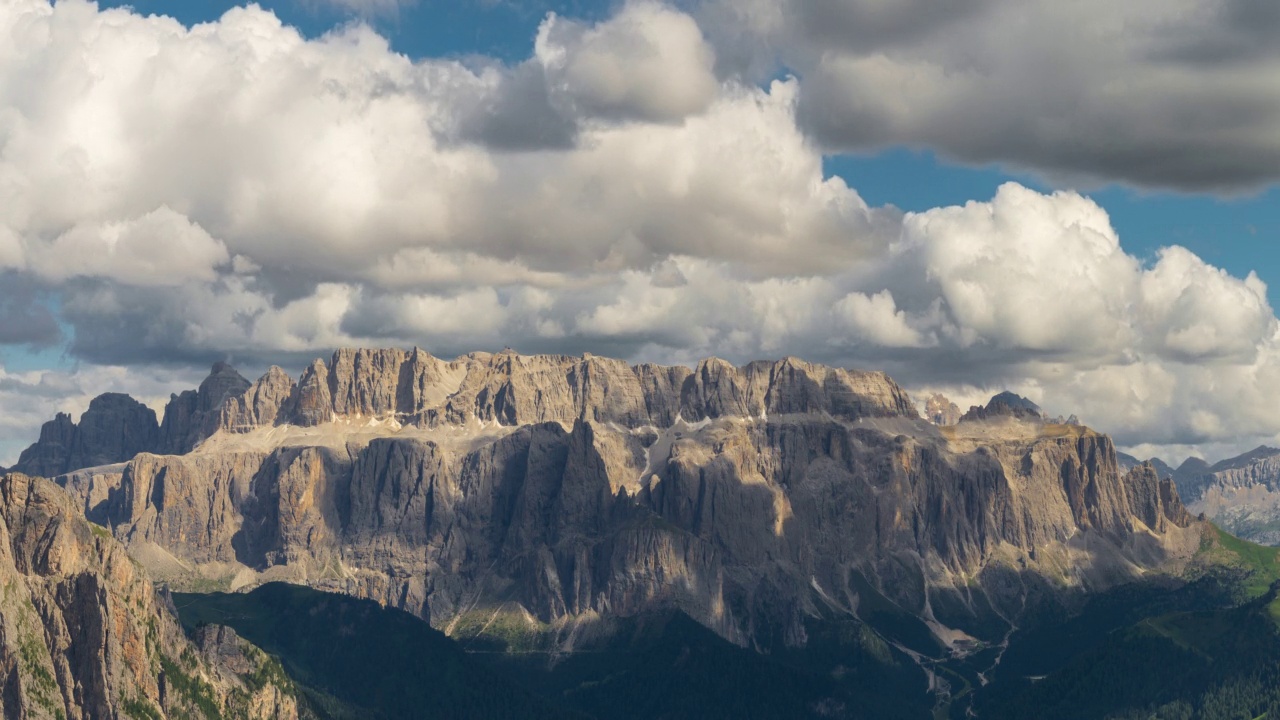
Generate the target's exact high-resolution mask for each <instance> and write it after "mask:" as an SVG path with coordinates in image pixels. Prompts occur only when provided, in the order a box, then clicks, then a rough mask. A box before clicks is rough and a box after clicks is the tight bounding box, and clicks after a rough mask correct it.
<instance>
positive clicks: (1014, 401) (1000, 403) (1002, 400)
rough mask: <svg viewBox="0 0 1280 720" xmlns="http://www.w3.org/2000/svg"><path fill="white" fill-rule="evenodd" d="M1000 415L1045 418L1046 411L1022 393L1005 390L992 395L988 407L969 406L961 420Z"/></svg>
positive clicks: (1035, 418)
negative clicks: (1016, 393) (1017, 393)
mask: <svg viewBox="0 0 1280 720" xmlns="http://www.w3.org/2000/svg"><path fill="white" fill-rule="evenodd" d="M998 417H1015V418H1023V419H1027V420H1042V419H1044V411H1042V410H1041V409H1040V406H1039V405H1036V404H1035V403H1033V402H1031V401H1030V400H1028V399H1026V398H1024V397H1022V396H1021V395H1015V394H1014V393H1011V392H1008V391H1005V392H1002V393H1000V394H999V395H996V396H994V397H992V398H991V400H990V401H989V402H987V404H986V407H978V406H976V405H975V406H973V407H971V408H969V411H968V412H966V413H965V414H964V415H963V416H962V417H961V418H960V422H965V421H970V420H985V419H988V418H998ZM1072 417H1074V416H1072ZM1060 424H1072V425H1076V424H1079V423H1078V422H1074V423H1067V422H1066V421H1062V423H1060Z"/></svg>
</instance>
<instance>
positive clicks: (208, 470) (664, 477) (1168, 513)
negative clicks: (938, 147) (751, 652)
mask: <svg viewBox="0 0 1280 720" xmlns="http://www.w3.org/2000/svg"><path fill="white" fill-rule="evenodd" d="M216 374H219V373H217V372H215V375H216ZM222 374H223V375H226V373H225V372H223V373H222ZM202 387H203V386H202ZM211 394H212V393H211ZM218 418H219V419H218V428H217V430H216V432H215V433H214V434H213V436H212V437H210V438H206V439H204V440H202V441H201V442H200V444H199V446H198V448H197V449H196V450H195V451H194V452H191V453H188V454H186V455H181V456H168V455H154V454H149V453H143V454H139V455H137V456H136V457H134V458H133V459H132V460H130V461H129V462H128V463H127V464H125V465H123V466H120V467H119V468H117V469H115V470H110V469H105V468H104V469H98V470H95V471H94V472H92V473H90V472H81V473H78V474H76V473H73V474H69V475H66V476H63V477H61V478H59V482H60V483H61V484H63V485H64V486H65V487H66V488H67V490H68V491H69V492H70V493H72V495H73V496H74V498H75V502H76V503H77V504H78V505H80V506H82V507H84V508H85V510H86V512H88V513H90V516H91V517H95V518H100V519H101V520H102V521H103V522H104V524H106V525H108V526H109V527H110V528H111V529H112V532H113V533H114V535H115V537H117V538H119V539H120V540H122V541H124V542H125V543H127V544H128V545H129V547H130V548H131V549H133V551H134V553H135V555H136V556H137V557H138V558H140V559H141V560H142V561H143V562H144V563H146V564H147V565H148V567H151V568H153V569H154V570H155V571H156V572H157V573H161V574H162V575H163V576H164V577H165V578H166V579H168V580H170V581H171V582H175V583H182V582H189V581H193V580H196V581H199V582H200V583H201V584H202V585H204V586H207V585H208V583H209V582H215V583H225V585H226V586H227V587H242V586H245V585H251V584H253V583H256V582H262V581H267V580H290V581H293V582H303V583H307V584H310V585H312V586H314V587H317V588H320V589H326V590H334V591H341V592H345V593H349V594H352V595H356V596H360V597H368V598H373V599H375V600H377V601H379V602H381V603H384V604H387V605H391V606H395V607H400V608H403V609H405V610H408V611H410V612H412V613H415V614H418V615H420V616H421V617H424V618H426V619H428V620H430V621H431V622H432V624H433V625H435V626H437V627H441V628H444V629H453V630H457V628H466V627H476V628H478V627H484V626H486V625H488V624H490V623H491V622H492V621H493V619H494V618H495V617H496V616H497V614H499V613H508V614H509V615H510V618H509V621H510V622H515V623H520V624H523V625H525V626H527V629H528V631H529V632H539V633H550V634H552V635H555V636H556V637H558V638H560V639H559V640H557V642H565V643H571V642H572V638H573V637H574V631H573V628H574V627H576V625H577V624H578V623H580V622H587V621H588V620H589V619H591V618H601V617H617V616H628V615H634V614H639V613H644V612H648V611H652V610H664V609H672V608H676V609H680V610H682V611H684V612H686V613H688V614H689V615H690V616H692V617H694V618H695V619H697V620H698V621H699V622H701V623H703V624H704V625H706V626H708V627H710V628H712V629H714V630H715V631H716V632H718V633H719V634H721V635H722V636H724V637H726V638H729V639H731V640H733V641H735V642H739V643H742V644H754V645H756V646H759V647H772V646H774V645H777V644H803V643H804V642H806V623H807V622H808V621H809V619H810V618H812V617H816V616H819V615H824V614H829V613H832V612H836V613H853V614H856V613H857V608H858V607H859V605H860V603H863V602H871V601H872V600H871V595H875V596H876V597H880V600H879V601H878V602H884V601H885V600H886V599H887V600H888V601H889V602H891V603H892V604H893V605H896V606H897V607H898V608H901V609H903V610H904V611H907V612H908V613H910V614H913V615H915V616H916V617H918V618H923V619H927V621H928V622H929V623H933V625H931V626H930V627H936V628H941V629H939V630H937V632H939V633H941V634H940V637H941V636H945V637H948V638H951V637H954V636H955V633H953V632H952V631H951V630H947V628H954V629H958V630H957V632H958V631H960V630H962V631H963V632H964V633H969V634H970V635H973V636H974V637H979V638H981V639H983V640H987V641H990V642H999V640H1000V638H1001V637H1002V636H1003V634H1004V633H1006V632H1008V630H1009V627H1010V623H1015V624H1016V623H1017V622H1019V618H1020V617H1022V616H1023V615H1025V614H1026V613H1028V612H1037V611H1038V610H1035V608H1037V607H1040V606H1041V605H1043V604H1045V603H1068V602H1074V600H1072V598H1077V599H1078V598H1079V597H1081V596H1082V594H1083V593H1086V592H1088V591H1091V590H1095V589H1101V588H1106V587H1110V586H1111V585H1114V584H1116V583H1119V582H1125V581H1127V580H1128V579H1132V578H1133V577H1135V574H1138V573H1142V572H1147V571H1152V570H1158V569H1163V568H1176V567H1177V566H1178V563H1180V562H1185V561H1186V558H1187V556H1188V555H1189V554H1190V553H1192V552H1194V550H1195V548H1197V547H1198V542H1199V540H1198V537H1199V536H1198V533H1199V530H1198V529H1197V528H1196V527H1195V526H1194V523H1192V522H1191V521H1190V518H1189V517H1188V516H1187V515H1186V513H1185V511H1184V510H1183V509H1182V508H1181V505H1180V503H1179V501H1178V499H1177V493H1176V492H1175V490H1174V488H1173V487H1172V486H1171V485H1169V484H1168V483H1167V482H1162V481H1161V480H1160V478H1158V477H1156V476H1155V475H1154V474H1153V473H1152V472H1151V471H1150V470H1149V468H1148V469H1144V470H1142V471H1133V472H1129V473H1128V474H1122V472H1121V470H1120V467H1119V465H1118V463H1117V459H1116V453H1115V448H1114V447H1113V446H1112V444H1111V441H1110V439H1108V438H1106V437H1105V436H1103V435H1099V434H1097V433H1094V432H1093V431H1091V430H1089V429H1088V428H1085V427H1082V426H1078V425H1065V424H1056V423H1051V422H1047V421H1046V420H1045V419H1044V417H1043V416H1042V415H1041V414H1040V412H1039V410H1038V408H1035V407H1034V405H1032V404H1030V403H1028V402H1027V401H1025V400H1022V399H1021V398H1017V397H1016V396H1005V395H1001V396H997V397H996V398H995V399H993V401H992V403H990V404H989V405H988V406H987V407H986V408H980V409H977V411H975V412H971V413H970V414H969V415H968V416H966V418H965V420H964V422H961V423H959V424H957V425H950V426H938V425H935V424H933V423H930V422H927V421H926V420H924V419H923V418H921V417H920V415H919V413H918V411H917V409H916V407H915V405H914V403H913V402H912V400H911V398H910V397H908V396H907V394H906V393H905V392H903V391H902V389H901V388H899V387H898V385H897V384H896V383H894V382H893V380H892V379H890V378H888V377H887V376H886V375H884V374H883V373H878V372H861V371H854V370H846V369H840V368H829V367H824V366H821V365H815V364H811V363H806V362H804V361H801V360H797V359H794V358H786V359H783V360H780V361H777V362H755V363H750V364H748V365H744V366H741V367H737V366H734V365H732V364H730V363H727V362H724V361H721V360H716V359H709V360H705V361H703V362H701V363H699V364H698V365H697V367H695V368H693V369H689V368H682V367H675V368H668V367H661V366H655V365H640V366H635V367H632V366H629V365H627V364H626V363H624V362H621V361H618V360H611V359H607V358H599V357H594V356H590V355H587V356H583V357H569V356H521V355H518V354H516V353H513V352H509V351H508V352H502V353H496V354H488V353H475V354H471V355H465V356H462V357H460V358H457V359H455V360H452V361H445V360H441V359H438V358H435V357H433V356H431V355H430V354H429V353H426V352H424V351H421V350H414V351H411V352H403V351H399V350H342V351H338V352H337V353H335V354H334V355H333V357H332V358H331V359H330V361H329V362H328V363H324V362H321V361H318V360H317V361H316V362H314V363H312V364H311V366H310V367H308V368H307V369H306V370H305V371H304V372H303V374H302V377H301V378H300V380H299V382H297V383H296V384H294V383H292V382H291V381H289V379H288V377H287V376H286V374H285V373H284V372H283V371H279V370H277V369H273V370H272V371H270V372H268V373H267V374H266V375H265V376H264V377H263V378H262V379H260V380H259V381H258V382H256V383H254V384H253V385H252V386H250V385H248V384H247V383H245V385H244V387H243V388H242V389H241V390H240V391H239V392H238V393H233V394H231V395H229V396H228V397H227V399H226V400H224V402H223V404H222V405H221V407H220V408H219V412H218ZM205 429H207V426H205ZM202 432H203V431H202ZM481 618H483V619H481ZM504 622H507V621H506V620H504Z"/></svg>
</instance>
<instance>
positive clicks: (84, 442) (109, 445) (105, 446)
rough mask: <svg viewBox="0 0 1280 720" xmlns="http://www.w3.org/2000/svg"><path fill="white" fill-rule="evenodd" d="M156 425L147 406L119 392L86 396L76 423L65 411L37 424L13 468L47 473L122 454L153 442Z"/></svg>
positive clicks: (125, 456)
mask: <svg viewBox="0 0 1280 720" xmlns="http://www.w3.org/2000/svg"><path fill="white" fill-rule="evenodd" d="M158 434H159V427H158V426H157V425H156V413H155V411H154V410H152V409H151V408H149V407H147V406H146V405H143V404H142V403H140V402H138V401H136V400H134V399H133V398H131V397H129V396H128V395H122V394H120V393H104V394H102V395H99V396H98V397H96V398H94V399H93V400H91V401H90V402H89V409H88V410H86V411H85V412H84V414H83V415H81V416H80V422H79V424H77V423H74V422H72V421H71V416H69V415H67V414H66V413H58V415H57V416H56V417H55V418H54V419H53V420H51V421H50V422H47V423H45V424H44V427H43V428H41V429H40V439H39V440H38V441H37V442H36V443H35V444H34V445H32V446H31V447H29V448H27V449H26V450H24V451H23V452H22V455H21V456H20V457H19V459H18V463H17V464H16V465H14V466H13V471H15V472H21V473H27V474H30V475H38V476H43V477H53V476H54V475H59V474H61V473H65V472H70V471H72V470H78V469H80V468H86V467H94V466H98V465H109V464H111V463H118V462H123V461H125V460H128V459H129V458H131V457H133V456H134V455H136V454H138V453H139V452H142V451H144V450H149V449H151V448H153V447H155V446H156V443H157V440H158V436H159V435H158Z"/></svg>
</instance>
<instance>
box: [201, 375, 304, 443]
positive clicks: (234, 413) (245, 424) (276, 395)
mask: <svg viewBox="0 0 1280 720" xmlns="http://www.w3.org/2000/svg"><path fill="white" fill-rule="evenodd" d="M296 387H297V386H296V385H295V384H294V382H293V378H291V377H289V374H288V373H286V372H285V371H284V370H282V369H281V368H279V367H277V366H275V365H272V366H271V369H270V370H268V371H267V374H265V375H263V376H262V377H260V378H258V381H257V382H255V383H253V384H252V385H250V386H249V388H248V389H246V390H245V391H244V392H242V393H240V394H238V395H236V394H232V395H229V396H228V397H227V398H226V399H225V400H224V401H223V403H222V408H221V410H220V415H219V419H218V424H217V426H216V427H215V428H214V429H215V431H216V430H226V431H228V432H233V433H239V432H249V431H251V430H253V429H255V428H260V427H271V426H272V425H275V424H276V421H277V420H280V419H283V418H285V417H287V416H288V415H289V412H290V409H291V408H290V406H289V401H290V399H291V398H292V397H293V395H294V393H295V390H296ZM201 439H202V440H203V439H204V438H201Z"/></svg>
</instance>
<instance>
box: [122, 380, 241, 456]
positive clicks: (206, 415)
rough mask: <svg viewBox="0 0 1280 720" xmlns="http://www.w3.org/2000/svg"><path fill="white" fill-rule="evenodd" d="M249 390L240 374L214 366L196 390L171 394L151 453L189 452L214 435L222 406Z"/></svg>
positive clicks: (221, 417)
mask: <svg viewBox="0 0 1280 720" xmlns="http://www.w3.org/2000/svg"><path fill="white" fill-rule="evenodd" d="M249 387H250V385H249V381H248V380H245V379H244V378H243V377H242V376H241V375H240V373H238V372H236V371H235V369H234V368H232V367H231V366H230V365H228V364H226V363H222V362H219V363H214V365H213V370H212V371H211V372H210V373H209V377H207V378H205V380H204V382H202V383H200V387H199V389H197V390H187V391H185V392H183V393H181V394H180V395H174V396H173V397H172V398H170V400H169V404H168V405H166V406H165V409H164V422H163V423H161V426H160V442H159V443H158V444H157V445H155V446H154V447H152V448H146V449H147V450H149V451H152V452H165V453H173V454H181V453H186V452H190V451H191V450H192V449H193V448H195V446H196V445H198V444H199V443H200V441H201V440H204V439H205V438H207V437H209V436H210V435H212V434H213V433H215V432H217V430H218V428H219V427H220V425H221V424H222V422H223V405H224V404H225V403H226V402H227V400H228V399H229V398H233V397H235V396H237V395H240V394H242V393H244V392H245V391H246V390H248V389H249Z"/></svg>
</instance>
